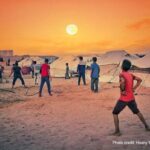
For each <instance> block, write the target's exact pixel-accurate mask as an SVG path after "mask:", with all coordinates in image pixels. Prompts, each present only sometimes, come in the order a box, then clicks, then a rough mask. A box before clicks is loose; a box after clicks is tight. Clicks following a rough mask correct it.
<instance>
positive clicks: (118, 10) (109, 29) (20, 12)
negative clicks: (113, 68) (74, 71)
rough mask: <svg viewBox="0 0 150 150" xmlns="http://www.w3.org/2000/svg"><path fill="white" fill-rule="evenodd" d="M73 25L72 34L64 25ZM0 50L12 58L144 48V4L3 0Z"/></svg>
mask: <svg viewBox="0 0 150 150" xmlns="http://www.w3.org/2000/svg"><path fill="white" fill-rule="evenodd" d="M70 23H75V24H77V25H78V28H79V32H78V34H77V35H75V36H69V35H67V34H66V31H65V28H66V25H67V24H70ZM0 49H14V50H15V54H42V55H47V54H53V55H55V54H64V53H65V54H68V53H73V54H77V53H98V52H103V51H106V50H114V49H126V50H129V51H131V52H132V51H135V50H145V49H150V0H3V1H0Z"/></svg>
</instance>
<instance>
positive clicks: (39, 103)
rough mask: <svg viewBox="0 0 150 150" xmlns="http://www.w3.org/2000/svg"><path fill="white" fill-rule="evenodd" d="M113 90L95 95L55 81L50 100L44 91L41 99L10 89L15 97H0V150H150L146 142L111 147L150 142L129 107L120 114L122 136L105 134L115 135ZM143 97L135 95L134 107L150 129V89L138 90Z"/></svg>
mask: <svg viewBox="0 0 150 150" xmlns="http://www.w3.org/2000/svg"><path fill="white" fill-rule="evenodd" d="M113 85H114V84H106V83H103V84H102V86H101V91H100V92H99V93H98V94H94V93H92V92H91V91H90V89H89V85H87V86H80V87H78V86H77V85H76V79H71V80H67V81H65V80H64V79H54V80H53V96H52V97H49V96H48V94H47V90H46V89H45V90H44V93H43V94H44V95H43V97H42V98H38V96H37V95H35V96H30V97H27V96H24V92H25V90H24V89H23V88H18V89H19V90H18V89H15V90H14V91H17V96H16V94H13V93H9V94H8V93H7V92H1V93H0V98H1V101H2V99H4V100H3V102H1V103H0V106H1V107H0V150H150V143H149V145H145V144H141V143H135V144H133V143H128V144H120V145H118V144H113V142H115V141H127V142H130V141H133V142H136V141H140V142H148V141H150V132H146V131H145V130H144V128H143V125H142V124H141V122H140V121H139V120H138V118H137V117H136V116H135V115H133V114H132V113H131V112H130V110H129V109H128V108H126V109H125V110H124V111H123V112H122V113H121V115H120V127H121V132H122V134H123V135H122V136H120V137H114V136H110V135H109V134H110V133H112V132H113V131H114V124H113V118H112V114H111V112H112V109H113V106H114V105H115V103H116V100H117V99H118V96H119V89H117V88H113ZM37 90H38V88H37V87H34V88H33V89H32V88H31V89H30V92H31V93H33V92H36V91H37ZM141 92H143V93H145V95H138V96H136V99H137V103H138V106H139V108H140V110H141V112H142V113H143V114H144V116H145V118H146V120H147V122H148V123H149V124H150V115H149V112H150V95H148V94H149V93H150V89H149V88H141V90H140V93H141ZM19 93H20V96H18V95H19ZM7 96H8V97H7ZM15 97H16V98H18V99H19V100H18V101H15ZM11 99H13V100H11ZM4 101H6V102H4ZM10 101H11V103H10ZM14 101H15V102H14Z"/></svg>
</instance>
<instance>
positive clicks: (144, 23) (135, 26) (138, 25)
mask: <svg viewBox="0 0 150 150" xmlns="http://www.w3.org/2000/svg"><path fill="white" fill-rule="evenodd" d="M127 28H128V29H131V30H139V29H143V28H150V18H147V19H143V20H140V21H137V22H135V23H132V24H129V25H128V26H127Z"/></svg>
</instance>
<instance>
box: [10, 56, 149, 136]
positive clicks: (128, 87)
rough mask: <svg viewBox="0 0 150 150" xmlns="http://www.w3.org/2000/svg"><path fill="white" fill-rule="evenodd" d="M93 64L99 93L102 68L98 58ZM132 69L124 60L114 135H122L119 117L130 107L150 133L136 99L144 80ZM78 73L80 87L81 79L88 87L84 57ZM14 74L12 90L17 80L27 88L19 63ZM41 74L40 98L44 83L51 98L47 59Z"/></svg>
mask: <svg viewBox="0 0 150 150" xmlns="http://www.w3.org/2000/svg"><path fill="white" fill-rule="evenodd" d="M92 60H93V63H92V64H91V90H92V91H93V92H98V84H99V76H100V67H99V65H98V64H97V58H96V57H93V58H92ZM130 68H131V62H130V61H129V60H124V61H123V63H122V72H121V73H120V75H119V79H120V80H119V83H120V98H119V100H118V101H117V103H116V105H115V107H114V109H113V112H112V113H113V118H114V124H115V132H114V133H113V135H117V136H119V135H121V133H120V128H119V118H118V115H119V114H120V112H121V111H122V110H123V109H124V108H125V107H126V106H128V107H129V109H130V110H131V111H132V112H133V113H134V114H136V115H137V116H138V117H139V119H140V120H141V122H142V123H143V124H144V127H145V129H146V131H150V128H149V126H148V124H147V123H146V121H145V119H144V117H143V115H142V113H141V112H140V110H139V109H138V107H137V104H136V101H135V97H134V91H135V90H136V89H137V88H138V87H139V86H140V84H141V82H142V80H141V79H140V78H139V77H137V76H135V75H133V74H132V73H130V72H129V70H130ZM77 72H78V85H80V81H81V78H82V80H83V84H84V85H86V78H85V72H86V64H85V62H84V61H83V57H82V56H81V57H79V64H78V66H77ZM12 73H13V74H14V78H13V83H12V88H13V87H14V85H15V82H16V80H17V79H20V80H21V82H22V85H23V86H25V82H24V80H23V78H22V74H21V68H20V67H19V66H18V62H16V63H15V65H14V66H13V68H12V72H11V74H10V76H11V75H12ZM40 74H41V84H40V89H39V97H41V96H42V89H43V86H44V83H46V84H47V87H48V93H49V95H50V96H52V93H51V84H50V82H51V80H52V78H51V74H50V66H49V64H48V59H45V63H44V64H42V65H41V67H40ZM65 78H66V79H69V78H70V77H69V64H68V63H66V74H65ZM134 81H136V84H134Z"/></svg>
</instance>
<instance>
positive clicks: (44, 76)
mask: <svg viewBox="0 0 150 150" xmlns="http://www.w3.org/2000/svg"><path fill="white" fill-rule="evenodd" d="M49 71H50V66H49V65H48V59H45V63H44V64H43V65H42V66H41V70H40V72H41V84H40V91H39V97H41V96H42V89H43V86H44V84H45V82H46V84H47V88H48V93H49V95H50V96H52V94H51V85H50V80H51V76H50V72H49Z"/></svg>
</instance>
